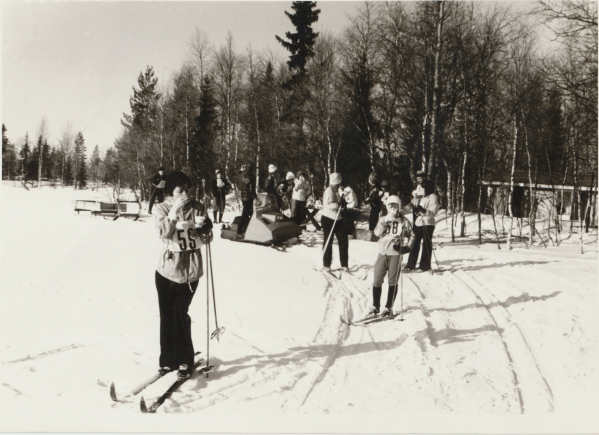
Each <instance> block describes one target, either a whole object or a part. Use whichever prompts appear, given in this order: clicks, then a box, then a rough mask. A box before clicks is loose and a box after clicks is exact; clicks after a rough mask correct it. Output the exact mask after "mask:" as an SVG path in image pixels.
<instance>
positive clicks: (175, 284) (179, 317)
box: [155, 171, 212, 379]
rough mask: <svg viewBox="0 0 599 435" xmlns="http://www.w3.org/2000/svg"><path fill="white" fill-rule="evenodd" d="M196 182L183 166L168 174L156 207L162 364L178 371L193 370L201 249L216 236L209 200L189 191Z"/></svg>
mask: <svg viewBox="0 0 599 435" xmlns="http://www.w3.org/2000/svg"><path fill="white" fill-rule="evenodd" d="M190 186H191V182H190V181H189V178H188V177H187V175H185V174H184V173H183V172H181V171H173V172H171V173H170V174H168V176H167V177H166V180H165V187H164V190H165V194H166V196H167V198H166V200H165V201H164V202H163V203H161V204H159V205H157V206H156V217H155V227H156V230H157V231H158V236H159V237H160V239H161V240H162V242H163V247H162V250H161V252H160V259H159V261H158V266H157V268H156V273H155V281H156V290H157V292H158V307H159V310H160V360H159V364H160V369H159V371H160V372H161V373H162V374H165V373H168V372H171V371H173V370H175V369H177V368H178V372H177V376H178V378H179V379H185V378H186V377H189V376H190V374H191V370H192V367H193V357H194V349H193V342H192V340H191V318H190V317H189V314H188V308H189V305H190V304H191V301H192V299H193V296H194V294H195V290H196V288H197V287H198V283H199V280H200V278H201V277H202V275H203V274H204V271H203V268H202V253H201V251H200V248H201V247H202V244H203V243H205V242H206V241H207V238H208V237H209V238H210V239H211V238H212V232H211V230H212V221H211V220H210V218H209V217H208V215H207V213H206V208H205V207H204V205H203V204H202V203H200V202H198V201H196V200H194V199H192V198H191V196H190V195H188V189H189V188H190Z"/></svg>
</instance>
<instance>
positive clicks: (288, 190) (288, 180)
mask: <svg viewBox="0 0 599 435" xmlns="http://www.w3.org/2000/svg"><path fill="white" fill-rule="evenodd" d="M294 185H295V175H294V174H293V172H291V171H289V172H287V176H286V177H285V179H284V180H283V181H281V183H280V184H279V186H278V190H279V195H280V196H281V210H287V208H289V209H290V210H291V196H292V192H293V186H294Z"/></svg>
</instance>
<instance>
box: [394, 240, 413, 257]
mask: <svg viewBox="0 0 599 435" xmlns="http://www.w3.org/2000/svg"><path fill="white" fill-rule="evenodd" d="M393 249H395V250H396V251H397V252H399V254H400V255H404V254H408V253H409V252H410V247H409V246H402V245H401V243H396V244H395V245H393Z"/></svg>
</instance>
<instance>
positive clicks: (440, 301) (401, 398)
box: [0, 191, 598, 415]
mask: <svg viewBox="0 0 599 435" xmlns="http://www.w3.org/2000/svg"><path fill="white" fill-rule="evenodd" d="M23 192H24V191H23ZM88 193H89V192H88ZM36 194H38V193H37V192H33V193H32V195H31V196H33V195H36ZM16 199H17V196H15V197H12V198H11V197H10V196H9V200H13V201H15V200H16ZM18 199H19V201H22V202H19V205H20V206H23V207H25V205H24V204H26V202H25V199H23V197H22V194H21V193H19V195H18ZM62 207H63V209H60V210H59V209H56V210H54V211H53V212H52V213H51V214H50V217H49V219H50V221H51V222H58V220H59V219H61V218H63V217H64V216H63V215H64V214H65V213H66V210H67V207H66V206H62ZM25 209H26V208H25ZM26 216H27V214H26V213H24V212H21V214H19V216H18V219H23V220H24V224H23V226H24V227H25V228H26V227H27V223H28V222H31V221H32V220H31V219H30V220H29V221H28V220H27V217H26ZM69 218H70V219H67V223H66V224H64V225H69V226H70V230H71V231H72V232H73V233H74V234H75V235H76V237H73V238H72V239H69V240H67V241H66V242H65V243H67V245H68V246H69V248H70V249H72V250H68V249H67V250H65V249H64V248H63V250H62V251H59V252H58V253H57V254H56V259H55V260H54V261H51V260H53V259H51V258H49V259H47V262H46V263H45V264H43V266H42V267H41V268H40V269H39V270H36V271H34V272H35V273H32V274H31V275H28V274H19V273H18V270H16V271H10V270H9V272H11V273H9V274H8V275H7V277H6V278H4V279H3V282H4V283H5V284H6V283H8V284H9V285H10V286H11V287H14V288H17V289H18V290H19V291H21V292H23V294H25V295H37V296H38V298H39V300H37V301H36V300H34V302H35V303H34V304H33V307H32V308H33V311H34V313H35V315H36V316H43V315H47V316H48V317H47V318H46V320H49V319H54V317H53V315H54V314H53V313H48V314H46V311H47V310H46V307H47V306H48V305H49V304H51V303H56V301H59V302H60V307H59V308H57V310H58V311H57V313H56V316H57V317H58V318H65V317H68V316H71V317H69V318H68V321H63V322H56V324H53V323H52V322H47V326H48V327H49V328H50V332H49V333H48V334H47V335H45V336H44V335H43V334H42V336H41V337H39V338H38V337H36V336H35V335H34V334H32V333H31V332H27V334H24V335H23V337H24V338H23V339H22V340H21V341H20V342H19V340H17V338H15V339H13V340H12V341H10V344H11V348H10V353H7V354H6V355H7V356H8V357H7V358H6V359H7V361H6V362H3V363H2V369H3V372H2V377H0V381H1V383H2V386H3V388H2V389H0V399H4V398H6V399H8V400H7V404H8V403H10V404H9V405H7V406H9V407H11V406H12V407H14V408H13V409H15V410H19V409H21V407H25V406H29V405H30V404H31V403H32V401H35V400H37V401H38V402H40V406H42V407H45V406H49V407H50V408H49V409H55V410H59V412H60V411H61V410H62V409H63V408H62V407H64V409H69V408H70V406H71V405H72V404H73V403H75V402H79V401H80V400H81V399H82V398H86V399H90V398H91V399H92V401H93V402H94V403H95V405H94V408H95V409H98V405H97V404H98V403H106V406H105V408H106V409H107V410H108V411H107V412H108V413H110V412H119V413H120V412H124V413H139V412H140V411H139V400H140V397H141V396H143V397H144V398H145V400H146V403H147V404H148V406H150V405H151V403H152V402H153V401H154V400H155V399H156V398H158V397H159V396H160V395H161V394H162V393H163V392H164V391H165V390H166V388H167V387H168V385H169V383H171V382H172V376H170V377H169V375H167V376H165V377H164V378H162V379H160V380H158V381H157V382H156V383H155V384H153V385H151V386H149V387H148V388H146V389H145V390H144V391H143V392H142V393H140V394H139V395H138V396H133V397H128V398H124V399H123V400H122V401H121V402H118V403H114V402H111V401H110V399H109V397H108V388H109V385H110V383H111V381H112V380H115V381H116V388H117V395H120V397H124V396H125V394H127V392H128V391H130V389H131V388H132V387H134V386H135V385H136V384H137V383H138V382H139V381H141V380H143V378H144V377H145V376H146V374H147V375H148V376H149V375H150V374H151V373H152V371H153V370H155V369H154V367H155V365H156V360H157V346H158V343H157V342H156V341H157V335H156V334H157V331H156V329H157V325H158V323H157V322H158V316H157V307H156V302H155V293H154V292H155V290H153V289H152V285H153V283H152V281H153V277H152V276H150V274H148V273H146V272H147V270H146V269H147V268H148V266H147V265H148V264H150V266H149V267H150V268H151V267H153V266H154V261H155V257H154V256H153V254H154V253H153V252H150V251H151V249H152V248H151V247H152V246H153V245H151V244H147V245H142V246H143V248H142V249H143V250H144V259H143V261H139V260H138V261H137V262H134V263H132V264H129V263H128V262H123V261H121V260H119V259H118V258H115V257H114V256H110V257H106V258H105V259H104V258H102V254H101V253H100V254H98V255H96V256H91V257H90V261H91V262H93V261H98V260H99V259H101V258H102V259H103V260H104V261H105V262H106V263H105V265H104V268H103V269H101V270H97V268H95V267H93V266H88V265H87V264H88V263H87V262H86V261H85V260H82V259H78V258H77V256H78V255H80V254H79V253H80V252H81V249H79V248H78V246H82V247H83V246H84V247H86V248H87V247H89V246H104V247H107V248H106V249H107V251H106V252H111V253H114V252H119V249H120V250H121V251H122V252H120V254H121V255H127V256H128V258H133V255H134V253H136V252H138V251H139V250H140V248H139V247H137V246H136V243H137V244H141V243H142V241H144V240H146V239H147V238H148V237H149V236H150V235H151V234H153V233H152V228H151V227H150V226H151V225H147V224H144V222H141V223H140V222H135V223H134V222H131V221H128V220H125V219H119V220H118V221H115V222H112V221H109V220H103V219H99V218H96V219H94V218H90V219H86V218H85V217H77V218H76V217H74V216H69ZM18 219H17V218H14V219H13V220H11V221H10V223H11V224H12V225H19V220H18ZM145 219H146V220H147V221H148V222H150V224H151V219H150V218H148V217H146V218H145ZM487 224H488V222H487ZM439 225H441V224H439ZM491 226H492V224H491ZM88 227H90V228H93V230H92V231H89V228H88ZM110 231H114V232H115V233H114V234H116V235H117V236H118V238H119V239H120V240H123V239H125V240H126V239H127V238H128V237H130V238H131V242H130V243H128V244H126V245H120V244H119V243H117V242H116V241H113V240H111V239H110V237H108V238H107V237H106V234H111V233H110ZM471 233H472V232H471ZM44 234H45V236H46V237H47V241H48V243H50V242H51V243H52V244H58V243H59V242H60V241H61V239H60V237H59V235H58V232H57V233H52V232H47V234H46V233H44ZM15 237H16V236H15ZM217 237H218V233H217V234H215V239H216V238H217ZM5 238H8V239H9V242H10V241H12V239H10V235H8V234H6V233H5V234H4V235H3V242H4V241H5V240H4V239H5ZM115 238H116V237H115ZM302 239H305V240H315V241H316V244H315V245H314V246H307V245H305V244H295V245H291V246H288V247H287V248H286V251H285V252H284V253H281V252H278V251H275V250H272V249H267V248H265V247H262V246H255V245H250V244H235V242H230V241H225V240H220V239H217V240H216V241H215V243H214V246H213V256H214V257H215V268H216V271H215V280H216V284H217V292H219V291H220V292H222V293H218V294H219V297H218V298H217V299H218V300H219V302H220V301H222V300H223V298H221V294H222V295H223V296H224V300H225V302H222V305H220V304H219V324H220V325H224V326H226V328H227V329H226V332H225V334H224V335H223V337H222V338H221V339H220V342H215V341H214V340H212V341H211V342H210V343H211V344H210V364H213V365H215V366H216V369H215V371H214V372H213V373H211V374H210V375H209V377H206V376H204V375H199V374H194V375H193V376H192V378H191V379H190V380H188V381H187V382H186V383H185V384H183V386H182V387H181V388H180V389H179V390H177V391H175V392H174V393H173V394H172V396H171V397H170V398H169V399H167V400H166V402H165V403H164V404H163V405H162V406H161V407H160V408H159V410H158V412H157V413H158V414H168V413H180V414H187V413H201V412H203V411H210V412H212V411H219V412H233V413H235V412H239V411H240V410H243V412H263V411H268V412H279V413H288V414H337V415H346V414H350V413H354V412H360V413H388V414H393V413H398V412H401V413H403V414H416V413H438V414H450V413H457V414H464V413H471V414H534V415H545V414H551V413H557V412H559V411H560V409H572V408H575V407H576V406H578V405H579V404H581V403H584V402H585V401H586V400H587V398H588V397H592V395H593V390H592V385H593V383H592V382H591V381H593V380H595V379H596V378H597V373H596V369H595V368H594V367H593V361H594V360H595V359H596V357H597V354H598V352H597V345H596V344H597V334H598V333H597V330H598V324H597V321H596V320H595V318H596V316H594V314H593V313H595V311H596V309H597V306H598V304H597V296H596V289H595V288H594V286H593V283H596V278H597V268H596V258H597V254H596V246H595V245H596V236H595V239H594V244H590V245H588V246H586V247H585V249H589V250H591V251H592V253H591V254H590V256H587V257H584V259H583V260H581V261H579V259H578V258H579V257H576V256H575V253H574V250H567V249H568V246H567V244H564V247H559V248H554V249H553V250H552V249H551V248H548V249H546V250H544V249H543V248H538V247H535V248H534V249H533V248H531V249H523V248H521V249H519V248H517V249H515V250H514V251H512V252H508V251H506V250H505V249H503V247H504V246H505V244H503V245H502V249H501V250H498V249H497V248H496V247H497V244H486V245H482V246H480V247H479V246H478V245H475V244H470V242H467V243H463V244H460V243H456V244H451V243H449V242H448V241H445V243H444V245H440V244H439V243H438V241H437V238H435V242H436V244H437V249H436V251H435V253H436V256H437V257H438V260H439V266H441V267H442V268H443V270H442V271H440V272H435V273H414V272H410V273H404V274H403V276H402V278H401V282H400V286H401V287H402V289H403V307H402V306H401V305H402V302H401V295H399V294H398V296H397V299H396V302H395V307H394V308H395V311H399V310H400V309H401V308H403V320H401V319H400V317H399V316H398V317H396V318H394V319H392V320H385V321H381V322H375V323H373V324H371V325H368V326H365V327H356V326H349V325H346V324H344V323H342V322H340V321H339V318H340V316H345V317H346V318H348V319H357V318H361V317H363V316H364V314H365V313H366V312H367V311H368V308H369V307H370V306H371V304H372V300H371V298H372V279H373V266H372V265H373V263H374V260H375V258H376V244H375V243H369V242H363V241H351V242H350V266H351V267H350V273H346V272H342V271H340V270H339V269H336V270H335V273H336V274H338V275H339V276H340V279H336V278H334V277H332V276H330V275H329V274H328V273H326V272H315V271H314V270H313V269H315V268H316V262H320V261H321V254H322V251H321V249H322V243H323V240H322V235H321V234H319V233H310V234H307V235H306V236H303V237H302ZM152 240H153V242H152V243H154V242H155V240H154V239H152ZM335 246H336V245H335ZM441 247H443V249H440V248H441ZM146 248H147V249H146ZM558 249H559V250H558ZM146 250H147V251H148V253H147V255H146V253H145V251H146ZM24 252H25V251H24ZM562 252H565V253H566V254H562ZM283 254H284V255H283ZM336 255H337V248H336V247H335V248H334V263H335V262H336V261H338V257H337V260H336V259H335V256H336ZM145 257H147V259H146V258H145ZM252 257H255V258H257V259H258V260H259V261H253V258H252ZM240 258H245V259H248V258H250V260H248V261H246V262H245V263H244V262H243V261H240V260H239V259H240ZM225 259H226V260H225ZM593 259H594V260H595V261H594V262H593ZM404 260H405V258H404ZM10 261H11V262H10V266H11V267H12V266H14V267H16V265H18V261H17V260H16V259H11V260H10ZM59 261H60V262H61V263H59ZM262 261H263V262H270V264H271V265H272V268H273V270H274V269H277V268H278V269H285V267H286V266H288V267H289V268H290V269H291V268H293V275H292V276H293V277H294V282H293V285H291V284H290V285H288V287H289V289H276V284H275V283H276V279H272V277H269V276H268V273H269V272H268V268H266V267H264V266H263V265H262V264H261V262H262ZM436 261H437V260H436V258H435V257H434V258H433V268H434V269H437V267H438V265H437V263H436ZM69 262H71V263H73V262H75V264H78V265H79V266H80V269H81V270H72V269H69V268H66V269H65V268H64V267H63V268H62V269H61V268H60V267H58V266H59V265H60V264H62V263H67V264H68V263H69ZM228 262H233V264H235V265H236V270H235V272H236V273H228V269H226V267H227V266H225V265H226V264H227V263H228ZM335 264H337V263H335ZM54 269H56V270H54ZM7 270H8V269H7ZM71 270H72V276H71V275H69V274H65V271H68V272H71ZM106 270H110V271H112V273H113V274H114V275H115V276H114V278H112V277H111V278H110V280H107V279H105V278H104V277H103V275H105V274H106ZM132 270H133V271H136V272H135V275H136V276H137V277H139V276H140V272H139V271H140V270H141V271H143V272H144V275H143V282H141V283H140V282H137V281H139V279H138V278H136V277H135V276H131V271H132ZM289 273H291V272H289ZM250 274H252V275H250ZM146 275H147V276H146ZM280 276H284V273H283V274H282V275H280ZM248 278H249V279H253V280H255V281H256V282H259V283H264V282H266V283H267V284H262V286H263V287H261V286H260V285H258V286H251V285H250V286H248V285H246V283H247V282H248ZM269 279H270V281H268V280H269ZM82 280H85V282H86V283H88V284H90V283H91V284H92V285H91V287H90V288H89V289H86V292H80V291H79V286H80V283H81V282H82ZM115 281H117V282H119V288H117V289H115V290H114V291H112V292H110V291H107V290H106V287H105V285H106V284H105V283H106V282H110V283H112V282H115ZM295 281H297V282H295ZM48 282H49V283H51V285H48V284H47V283H48ZM95 282H97V283H98V284H97V286H96V287H94V286H93V283H95ZM100 283H104V284H100ZM204 283H205V281H204V278H202V281H201V286H205V284H204ZM268 286H270V287H268ZM126 288H127V289H129V290H130V292H122V290H120V289H126ZM147 288H150V291H149V292H148V291H147ZM201 288H202V287H200V289H201ZM131 289H132V290H131ZM275 289H276V290H275ZM400 291H402V290H400ZM3 296H4V298H7V297H8V295H7V294H3ZM203 297H204V296H201V295H198V297H197V298H196V299H194V303H193V304H192V308H193V309H194V313H193V314H192V317H193V319H194V321H193V324H192V327H193V328H194V343H195V345H196V350H201V351H202V356H203V357H204V358H205V357H206V349H205V346H206V341H205V340H206V337H205V335H206V333H205V318H204V319H202V317H201V315H200V314H198V313H201V312H202V309H203V310H204V311H205V305H204V308H202V305H201V304H203V303H205V297H204V301H202V298H203ZM386 297H387V286H386V285H385V286H383V292H382V297H381V302H382V303H383V304H384V302H385V301H386ZM239 298H244V299H239ZM197 299H199V301H198V300H197ZM271 299H272V300H271ZM8 300H9V301H10V302H11V303H13V304H15V309H18V310H26V309H29V308H30V306H29V303H30V301H29V299H28V298H20V297H19V295H18V294H17V293H11V294H10V297H9V298H8ZM289 300H292V301H293V303H294V304H296V305H294V306H286V305H285V304H286V303H287V301H289ZM254 301H256V302H255V304H254ZM226 302H229V304H231V302H233V304H231V305H227V304H226ZM302 302H305V304H304V305H300V304H301V303H302ZM196 306H197V308H196ZM75 307H76V309H75V310H73V309H72V308H75ZM77 310H79V311H80V312H78V311H77ZM94 310H95V311H94ZM221 313H222V317H221ZM110 316H112V317H110ZM270 318H273V319H276V320H273V321H272V322H269V320H270ZM15 319H16V317H15ZM86 320H89V322H88V324H89V325H88V326H87V327H86V328H84V330H83V331H76V330H73V328H72V324H81V325H82V324H84V322H85V321H86ZM202 322H204V323H202ZM302 322H305V323H306V325H305V328H303V325H302ZM21 325H25V322H23V323H22V324H21ZM131 325H137V326H136V327H135V328H133V329H131V328H130V326H131ZM128 328H129V329H128ZM99 330H108V331H109V333H104V335H103V334H99V335H97V336H96V335H93V334H94V333H96V331H99ZM200 331H203V336H202V335H200ZM306 331H310V334H309V336H301V334H300V333H304V335H305V334H306ZM85 336H88V337H89V340H88V341H87V342H86V341H82V339H83V337H85ZM6 337H7V338H8V339H10V338H11V337H10V336H9V335H6ZM66 343H77V344H71V345H65V344H66ZM79 343H85V344H79ZM213 343H214V344H213ZM554 344H555V345H554ZM45 349H51V350H45ZM75 349H77V352H69V351H70V350H75ZM101 353H105V354H107V355H113V357H112V358H104V359H103V360H102V361H101V362H100V364H104V365H105V366H104V367H102V370H100V371H101V373H100V374H98V371H99V370H98V368H97V367H96V368H94V363H93V362H94V357H95V356H96V355H99V354H101ZM23 355H27V356H25V357H23ZM123 361H129V365H128V367H127V368H126V369H121V371H120V372H119V365H122V364H123ZM90 362H91V364H90ZM74 364H77V365H78V366H79V367H81V366H83V367H85V370H84V371H83V372H82V373H78V372H77V371H75V372H74V373H73V371H74V366H73V365H74ZM65 369H66V372H67V373H71V374H72V375H73V377H74V379H73V380H72V381H71V382H65V381H64V376H66V375H65V374H64V372H65ZM57 373H63V377H62V378H61V377H56V374H57ZM113 373H116V374H113ZM111 376H114V377H115V378H116V379H111ZM55 377H56V379H54V378H55ZM73 385H84V386H86V388H83V387H81V390H70V389H69V388H71V387H72V386H73ZM90 385H91V386H93V387H91V388H90ZM90 390H91V391H90ZM13 399H14V400H13ZM9 400H12V402H9ZM104 400H105V402H104ZM50 404H51V405H50Z"/></svg>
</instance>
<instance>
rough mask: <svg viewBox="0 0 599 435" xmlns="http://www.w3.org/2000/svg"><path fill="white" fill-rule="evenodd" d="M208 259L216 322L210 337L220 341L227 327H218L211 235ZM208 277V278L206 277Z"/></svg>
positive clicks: (208, 245)
mask: <svg viewBox="0 0 599 435" xmlns="http://www.w3.org/2000/svg"><path fill="white" fill-rule="evenodd" d="M207 252H208V260H209V262H210V281H211V282H212V304H213V305H214V323H216V330H215V331H214V332H213V333H212V335H211V336H210V338H215V337H216V339H217V340H218V341H219V342H220V336H221V335H223V333H224V332H225V328H224V327H222V328H219V327H218V317H217V315H216V293H215V289H214V268H213V267H212V245H211V244H210V237H208V244H207ZM206 279H207V278H206Z"/></svg>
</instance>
